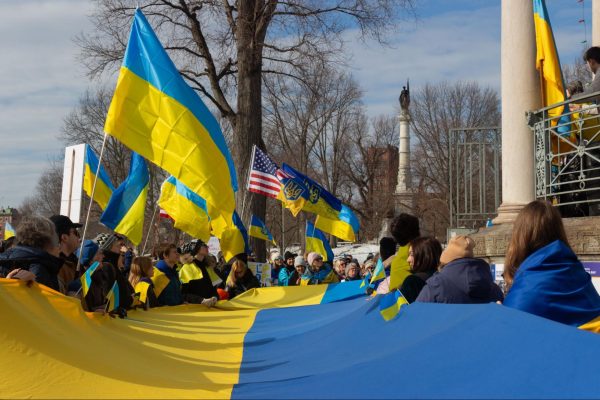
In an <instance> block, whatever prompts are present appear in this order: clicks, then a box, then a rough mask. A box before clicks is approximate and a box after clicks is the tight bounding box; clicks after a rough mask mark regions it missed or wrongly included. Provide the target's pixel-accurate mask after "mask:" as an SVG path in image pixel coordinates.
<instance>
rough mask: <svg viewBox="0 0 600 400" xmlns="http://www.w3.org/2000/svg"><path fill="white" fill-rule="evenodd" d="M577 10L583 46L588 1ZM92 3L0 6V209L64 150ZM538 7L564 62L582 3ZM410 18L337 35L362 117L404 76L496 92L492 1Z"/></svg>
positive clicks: (424, 3) (35, 1) (438, 5)
mask: <svg viewBox="0 0 600 400" xmlns="http://www.w3.org/2000/svg"><path fill="white" fill-rule="evenodd" d="M523 1H527V0H523ZM584 5H585V10H584V13H585V17H586V18H587V20H588V21H587V40H588V41H591V38H590V36H591V0H585V1H584ZM92 7H93V5H92V3H91V2H90V1H89V0H2V1H0V49H1V56H0V88H2V89H1V90H0V138H1V144H0V171H1V172H2V173H1V174H0V207H2V206H12V207H18V206H19V205H20V204H21V202H22V201H23V200H24V199H25V198H26V197H27V196H29V195H31V194H32V193H33V192H34V189H35V186H36V183H37V180H38V178H39V176H40V174H41V173H42V172H43V171H44V169H45V168H47V167H48V165H49V162H50V160H52V159H57V158H60V157H61V156H62V154H63V152H64V146H63V144H62V143H61V142H60V140H59V139H58V138H57V136H58V135H59V133H60V129H61V126H62V124H63V119H64V118H65V117H66V116H67V114H68V113H69V112H70V111H71V110H72V109H73V108H74V107H75V105H76V104H77V102H78V100H79V98H80V97H81V96H82V95H83V93H84V92H85V90H86V88H88V87H92V86H93V85H94V83H93V82H90V81H89V80H88V78H87V77H86V76H85V72H86V71H85V70H84V68H83V67H82V66H81V65H80V64H79V63H78V61H77V59H76V57H77V55H78V54H79V49H78V47H77V46H76V45H75V44H74V42H73V38H74V37H75V36H77V35H78V34H80V33H81V32H88V33H89V32H92V29H93V27H92V24H91V23H90V21H89V19H88V17H87V16H88V15H89V14H90V13H91V12H92V10H93V8H92ZM547 7H548V12H549V14H550V18H551V21H552V25H553V28H554V34H555V38H556V42H557V47H558V51H559V55H560V57H561V60H562V62H563V64H566V63H572V62H573V60H575V59H576V58H577V57H580V55H581V52H582V50H583V45H582V44H581V41H582V40H584V37H585V36H584V28H583V24H581V23H579V22H578V21H579V20H580V19H581V18H582V8H581V4H580V3H578V1H577V0H547ZM417 15H418V18H417V20H416V21H400V22H399V25H398V28H397V29H396V31H395V32H391V33H390V34H389V35H388V37H387V41H388V43H389V45H388V46H383V47H382V46H381V45H379V44H377V43H373V42H369V41H367V42H363V41H360V40H356V37H355V36H354V34H353V33H352V32H349V33H348V34H347V35H346V38H347V43H346V52H347V56H348V57H349V58H350V62H349V65H350V71H351V73H352V74H353V76H354V77H355V78H356V79H357V81H358V82H359V84H360V85H361V87H362V88H363V90H364V95H365V97H364V103H365V106H366V109H367V113H368V114H369V115H371V116H375V115H378V114H391V113H394V112H395V110H396V109H397V104H398V96H399V94H400V90H401V89H402V86H403V85H404V82H405V81H406V79H407V78H410V82H411V89H412V90H415V89H418V88H419V86H420V85H422V84H424V83H426V82H427V83H434V82H439V81H444V80H446V81H450V82H452V81H457V80H475V81H477V82H479V83H480V84H481V85H484V86H485V85H488V86H491V87H493V88H496V89H498V90H499V88H500V0H451V1H450V0H418V8H417ZM57 190H61V188H57Z"/></svg>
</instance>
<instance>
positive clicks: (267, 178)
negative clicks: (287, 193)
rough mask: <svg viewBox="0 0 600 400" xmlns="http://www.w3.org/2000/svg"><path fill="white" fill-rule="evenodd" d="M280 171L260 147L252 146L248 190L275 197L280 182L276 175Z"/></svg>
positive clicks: (279, 187)
mask: <svg viewBox="0 0 600 400" xmlns="http://www.w3.org/2000/svg"><path fill="white" fill-rule="evenodd" d="M281 172H282V171H280V170H279V168H278V167H277V164H275V163H274V162H273V160H271V159H270V158H269V156H268V155H266V154H265V153H264V152H263V151H262V150H261V149H259V148H258V147H256V146H254V154H252V169H251V170H250V178H249V179H248V190H249V191H251V192H254V193H260V194H264V195H265V196H269V197H273V198H277V195H278V194H279V192H280V191H281V183H280V182H279V179H277V176H278V175H279V174H280V173H281Z"/></svg>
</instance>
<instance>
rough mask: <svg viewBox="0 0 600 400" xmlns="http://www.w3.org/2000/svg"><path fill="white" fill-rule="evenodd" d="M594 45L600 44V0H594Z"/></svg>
mask: <svg viewBox="0 0 600 400" xmlns="http://www.w3.org/2000/svg"><path fill="white" fill-rule="evenodd" d="M592 46H600V0H592Z"/></svg>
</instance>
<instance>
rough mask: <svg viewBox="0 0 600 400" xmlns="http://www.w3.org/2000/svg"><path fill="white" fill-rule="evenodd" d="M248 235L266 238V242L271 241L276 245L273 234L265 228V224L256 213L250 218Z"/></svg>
mask: <svg viewBox="0 0 600 400" xmlns="http://www.w3.org/2000/svg"><path fill="white" fill-rule="evenodd" d="M249 233H250V236H252V237H255V238H258V239H262V240H266V241H267V242H271V243H273V244H274V245H276V243H275V240H273V235H271V232H269V230H268V229H267V226H266V225H265V223H264V222H262V220H261V219H260V218H258V217H257V216H256V215H253V216H252V218H251V219H250V232H249Z"/></svg>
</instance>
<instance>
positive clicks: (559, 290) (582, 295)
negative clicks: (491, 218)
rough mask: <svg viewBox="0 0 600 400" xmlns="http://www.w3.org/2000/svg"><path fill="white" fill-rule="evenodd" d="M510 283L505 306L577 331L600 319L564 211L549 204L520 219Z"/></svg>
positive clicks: (598, 299) (509, 255) (534, 206)
mask: <svg viewBox="0 0 600 400" xmlns="http://www.w3.org/2000/svg"><path fill="white" fill-rule="evenodd" d="M504 280H505V281H506V284H507V288H508V292H507V294H506V299H505V300H504V305H505V306H508V307H512V308H516V309H518V310H521V311H525V312H528V313H531V314H535V315H538V316H540V317H544V318H548V319H551V320H554V321H557V322H562V323H563V324H567V325H573V326H581V325H584V324H586V323H588V322H590V321H593V320H595V319H598V318H600V295H599V294H598V292H597V291H596V289H595V288H594V286H593V284H592V278H591V276H590V275H589V274H588V273H587V272H586V271H585V269H584V268H583V265H582V264H581V262H580V261H579V259H578V258H577V255H575V253H574V252H573V250H572V249H571V246H570V245H569V242H568V240H567V235H566V233H565V228H564V226H563V223H562V218H561V216H560V213H559V211H558V210H557V209H556V208H555V207H553V206H552V205H551V204H549V203H547V202H545V201H540V200H538V201H534V202H531V203H529V204H528V205H527V206H525V207H524V208H523V210H521V212H520V213H519V215H518V216H517V219H516V220H515V224H514V226H513V231H512V237H511V241H510V244H509V246H508V249H507V252H506V258H505V263H504ZM599 321H600V320H599ZM592 330H594V329H592ZM595 331H597V332H600V323H597V324H596V328H595Z"/></svg>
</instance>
